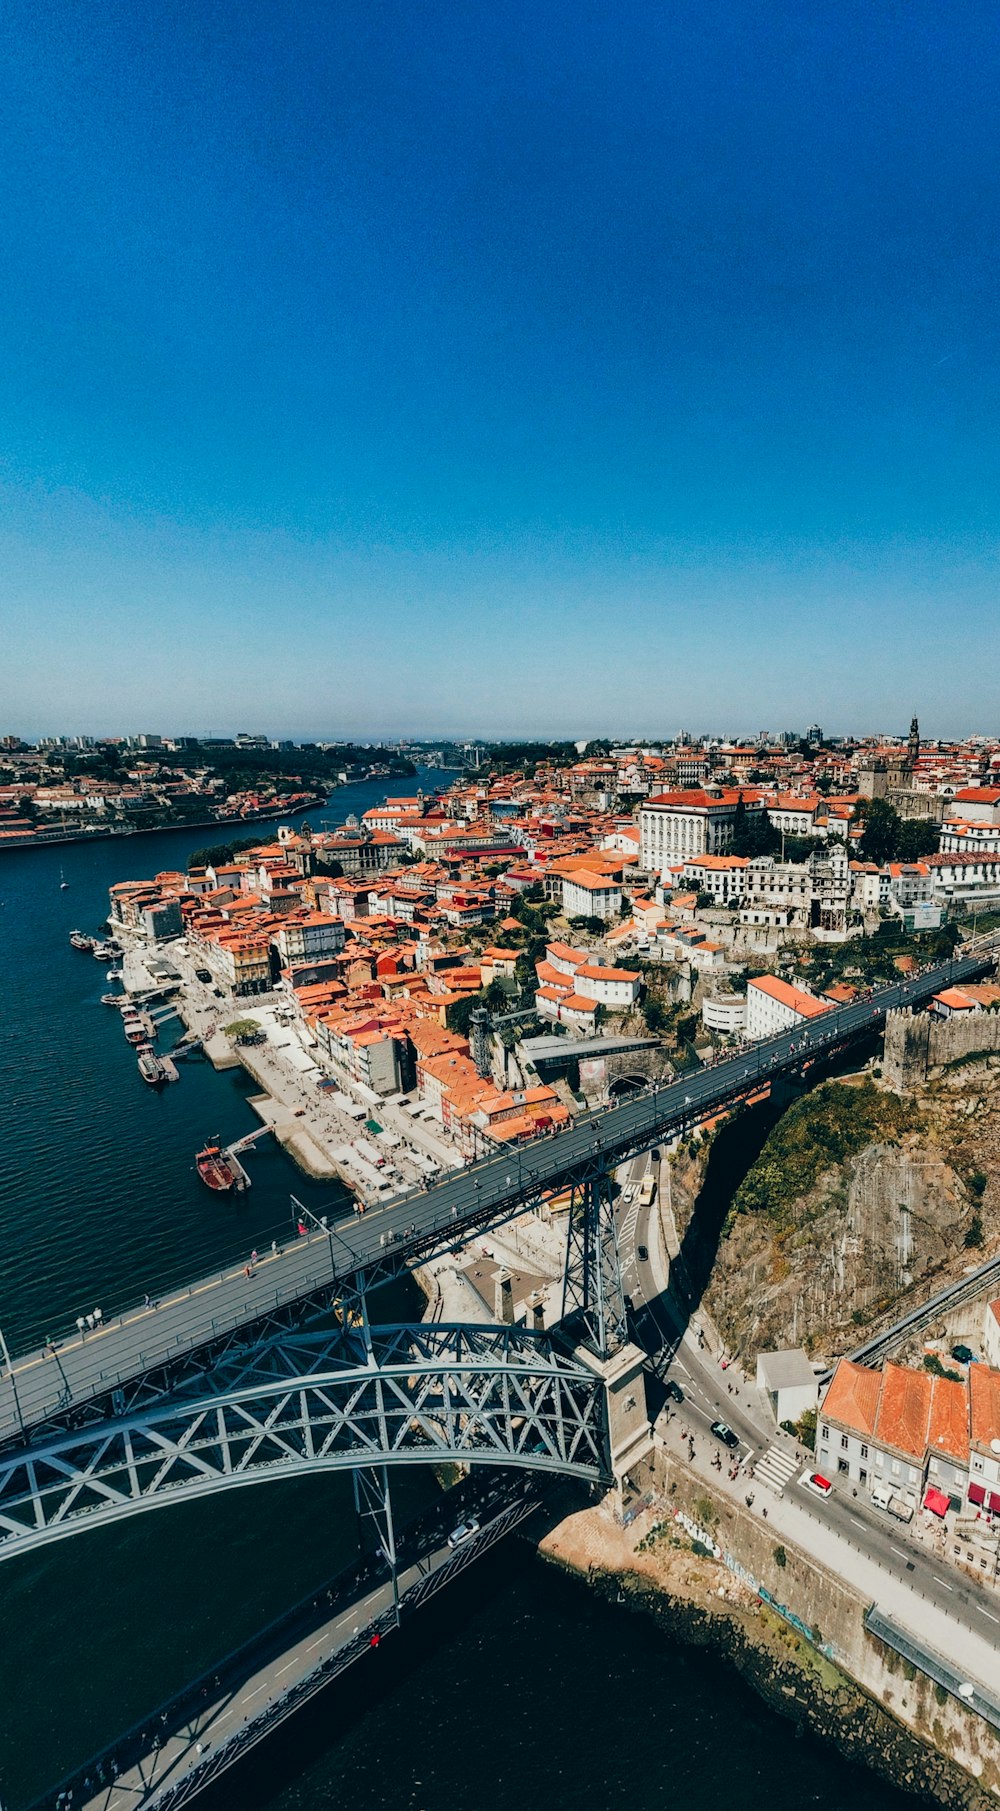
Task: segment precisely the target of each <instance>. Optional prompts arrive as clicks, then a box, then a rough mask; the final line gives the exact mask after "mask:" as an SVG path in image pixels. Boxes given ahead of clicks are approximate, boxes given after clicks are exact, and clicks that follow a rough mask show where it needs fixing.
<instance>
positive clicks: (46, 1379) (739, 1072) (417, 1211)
mask: <svg viewBox="0 0 1000 1811" xmlns="http://www.w3.org/2000/svg"><path fill="white" fill-rule="evenodd" d="M998 946H1000V937H998V936H997V935H996V934H993V935H992V936H987V937H983V938H980V939H979V940H978V942H977V944H976V945H975V946H974V948H972V949H970V951H969V952H968V953H964V954H963V955H962V956H960V957H957V958H955V959H954V960H952V961H950V962H947V963H943V964H940V965H939V966H937V967H935V968H933V969H929V970H927V971H926V972H925V973H923V974H920V975H916V976H914V977H912V978H911V979H907V980H901V981H899V982H898V983H893V984H892V985H890V986H888V987H885V988H881V989H879V990H878V992H877V993H875V994H874V995H873V996H872V997H871V998H868V999H864V1000H860V1001H858V1002H856V1003H855V1004H853V1005H850V1006H847V1007H841V1008H839V1009H836V1010H831V1011H830V1012H826V1013H824V1014H823V1015H822V1016H821V1017H817V1018H815V1019H813V1020H811V1021H809V1022H808V1025H807V1026H800V1027H796V1028H795V1029H794V1030H793V1031H791V1032H788V1033H784V1034H782V1035H781V1036H778V1037H775V1038H772V1039H769V1040H768V1041H766V1042H764V1043H761V1044H758V1045H755V1046H754V1047H753V1048H752V1049H750V1050H748V1051H745V1052H743V1053H741V1054H738V1055H736V1056H733V1057H730V1058H727V1059H726V1060H724V1061H722V1062H718V1063H716V1064H715V1065H713V1066H712V1067H711V1068H708V1069H704V1070H700V1071H698V1072H697V1073H695V1074H694V1075H692V1076H688V1077H684V1078H682V1079H681V1080H679V1081H676V1082H673V1083H670V1084H668V1085H666V1086H660V1087H654V1088H653V1089H652V1090H650V1091H649V1092H647V1093H645V1094H642V1095H637V1096H633V1097H632V1098H630V1099H628V1100H626V1101H624V1102H622V1104H620V1105H616V1106H614V1107H609V1108H606V1109H604V1110H602V1111H598V1112H595V1113H591V1114H586V1115H583V1116H582V1117H581V1118H580V1119H578V1120H574V1121H573V1123H572V1124H571V1125H569V1126H568V1127H567V1128H566V1129H565V1130H563V1131H560V1132H557V1133H550V1134H548V1135H546V1136H543V1137H541V1138H538V1139H535V1140H533V1141H532V1142H531V1143H529V1144H526V1145H523V1146H520V1147H519V1148H518V1149H517V1150H516V1151H512V1152H509V1153H502V1154H500V1155H499V1156H495V1157H489V1158H486V1159H483V1160H481V1161H480V1162H478V1163H474V1164H471V1165H469V1166H467V1167H466V1168H463V1169H461V1170H458V1171H455V1172H452V1173H451V1174H450V1175H447V1176H445V1177H443V1178H441V1179H440V1180H439V1181H437V1182H435V1183H433V1184H432V1185H429V1186H428V1187H426V1188H422V1189H417V1190H413V1191H410V1192H409V1193H407V1194H403V1195H400V1196H396V1197H394V1198H393V1199H391V1200H390V1201H388V1202H387V1203H386V1205H385V1207H383V1208H380V1209H371V1210H369V1211H368V1212H367V1213H366V1214H365V1215H364V1217H363V1218H362V1219H355V1218H354V1217H351V1218H350V1219H348V1220H346V1221H343V1222H341V1223H338V1224H337V1225H332V1226H329V1227H324V1228H323V1229H321V1230H317V1231H316V1232H315V1233H313V1234H312V1235H310V1236H309V1237H306V1238H303V1239H300V1240H298V1241H297V1242H296V1243H295V1244H294V1245H293V1246H291V1247H289V1249H287V1250H286V1251H284V1252H282V1253H281V1255H280V1258H279V1259H278V1260H277V1261H276V1262H273V1263H272V1262H271V1261H269V1259H268V1257H267V1255H266V1254H265V1258H264V1260H263V1261H262V1262H261V1263H260V1264H259V1265H258V1266H257V1268H256V1270H255V1271H254V1274H253V1275H252V1276H251V1277H249V1278H248V1277H247V1276H245V1274H244V1273H243V1271H242V1270H241V1269H236V1270H233V1271H231V1272H229V1273H225V1272H223V1273H222V1274H221V1275H216V1276H214V1277H209V1278H202V1279H200V1280H199V1281H197V1282H196V1283H193V1284H192V1285H191V1286H190V1287H189V1288H188V1289H186V1290H184V1289H181V1290H178V1291H176V1292H174V1293H173V1294H171V1295H170V1296H168V1297H167V1298H166V1299H164V1300H162V1301H160V1302H158V1303H157V1304H156V1305H155V1306H148V1307H145V1306H144V1307H142V1308H138V1309H136V1310H134V1311H133V1312H131V1313H125V1314H123V1315H121V1316H119V1317H118V1318H117V1319H115V1320H113V1321H109V1322H107V1323H105V1324H104V1325H103V1326H102V1327H101V1328H100V1330H99V1331H98V1332H97V1333H92V1334H89V1335H87V1336H86V1337H84V1338H80V1339H69V1340H67V1341H65V1342H62V1343H61V1344H59V1346H58V1348H57V1349H52V1348H44V1349H39V1350H36V1351H34V1352H30V1353H26V1354H25V1355H23V1356H22V1357H19V1358H15V1359H14V1360H13V1361H12V1362H11V1361H6V1354H4V1359H5V1361H6V1362H5V1363H4V1364H3V1367H2V1369H0V1454H2V1452H3V1450H4V1449H5V1447H7V1446H8V1445H13V1446H14V1447H16V1448H22V1447H25V1446H30V1445H31V1444H33V1443H34V1442H36V1441H37V1440H38V1439H39V1438H42V1439H47V1438H51V1437H54V1436H55V1435H56V1434H57V1433H59V1432H60V1431H73V1430H74V1429H76V1428H78V1427H79V1426H81V1425H82V1424H84V1423H87V1422H90V1421H92V1420H95V1419H96V1420H105V1419H108V1418H112V1419H114V1418H120V1417H121V1416H122V1414H124V1413H126V1412H128V1411H129V1410H130V1409H131V1408H132V1406H134V1404H135V1403H136V1402H137V1401H139V1400H143V1401H148V1400H151V1399H154V1398H159V1397H163V1396H164V1395H169V1394H171V1393H172V1392H174V1391H175V1390H176V1389H179V1388H185V1387H186V1386H187V1384H188V1383H189V1382H190V1381H191V1380H192V1379H197V1378H200V1377H202V1376H203V1375H204V1374H205V1372H206V1370H210V1369H211V1368H212V1367H213V1366H214V1365H215V1364H216V1363H217V1362H218V1361H219V1360H220V1358H222V1357H223V1356H224V1355H225V1354H226V1352H228V1351H231V1350H234V1349H236V1350H240V1349H243V1348H246V1347H247V1346H249V1345H253V1344H255V1343H257V1342H258V1341H261V1340H266V1339H268V1338H269V1337H271V1336H272V1335H273V1334H275V1333H276V1332H279V1331H285V1332H287V1331H288V1330H289V1329H292V1330H294V1329H298V1328H301V1327H302V1326H304V1325H306V1324H308V1323H309V1322H310V1321H311V1320H315V1319H316V1317H317V1316H318V1315H321V1314H323V1313H326V1312H328V1310H329V1307H330V1304H331V1301H332V1300H334V1299H337V1298H338V1297H340V1296H341V1295H343V1293H344V1292H345V1290H350V1289H351V1288H353V1287H354V1285H355V1281H356V1280H357V1279H359V1278H363V1280H364V1284H365V1286H366V1287H367V1288H368V1289H371V1288H373V1287H374V1286H376V1285H377V1284H378V1283H380V1282H385V1281H389V1280H391V1279H392V1278H394V1277H396V1276H398V1275H399V1274H400V1273H401V1272H402V1271H405V1270H406V1269H408V1268H409V1267H410V1266H411V1265H412V1264H413V1263H415V1262H422V1261H425V1260H426V1259H427V1258H429V1257H430V1256H431V1255H432V1254H433V1253H434V1252H435V1251H441V1250H442V1249H444V1248H445V1247H446V1246H448V1245H450V1244H452V1243H453V1242H454V1241H455V1239H456V1238H457V1237H458V1236H460V1235H468V1234H469V1233H470V1232H471V1231H473V1230H474V1229H476V1228H483V1227H486V1226H490V1225H497V1224H499V1223H501V1222H502V1221H503V1220H505V1219H509V1218H511V1217H513V1216H514V1215H515V1214H517V1213H519V1212H521V1211H522V1210H523V1208H524V1207H525V1205H527V1204H529V1203H530V1202H531V1201H532V1200H536V1199H538V1197H539V1196H541V1195H543V1194H545V1193H546V1192H550V1191H553V1190H563V1189H567V1188H571V1189H573V1190H574V1191H576V1194H577V1198H578V1200H579V1201H581V1202H583V1201H589V1202H590V1208H589V1209H588V1210H587V1212H586V1213H583V1214H582V1215H579V1216H578V1215H577V1214H574V1215H572V1216H571V1229H572V1232H573V1237H572V1238H571V1241H570V1244H571V1259H572V1261H573V1264H574V1265H575V1270H574V1271H573V1274H572V1276H571V1277H569V1279H568V1284H567V1295H566V1303H567V1312H569V1311H571V1310H572V1309H573V1308H574V1307H575V1308H577V1309H581V1308H582V1309H584V1310H585V1311H586V1313H587V1314H588V1315H589V1324H588V1326H587V1328H586V1331H587V1333H588V1335H589V1337H590V1338H591V1341H592V1343H593V1344H594V1345H595V1346H596V1349H597V1350H598V1351H601V1352H606V1351H607V1350H609V1349H610V1348H611V1347H613V1346H614V1344H615V1343H616V1339H617V1341H618V1343H620V1337H621V1336H622V1334H623V1316H622V1314H621V1312H620V1310H619V1309H618V1308H617V1307H616V1306H615V1285H614V1276H613V1273H614V1271H615V1270H616V1267H617V1266H616V1259H615V1254H614V1252H613V1250H612V1249H611V1246H610V1244H609V1239H611V1235H610V1234H609V1233H608V1231H607V1229H606V1228H605V1230H604V1231H603V1232H602V1231H601V1230H600V1228H601V1225H602V1221H601V1215H600V1214H599V1213H598V1212H597V1210H596V1208H595V1206H594V1199H592V1198H593V1197H595V1196H596V1194H597V1193H599V1192H600V1188H601V1185H602V1179H603V1178H604V1177H605V1175H606V1173H607V1170H608V1169H609V1168H610V1167H612V1166H614V1165H616V1164H618V1163H621V1162H623V1161H625V1160H626V1159H627V1158H629V1157H632V1156H636V1155H639V1154H640V1153H642V1152H644V1151H648V1150H649V1149H650V1148H651V1147H652V1146H653V1145H655V1144H656V1143H657V1142H658V1141H659V1140H660V1139H663V1138H666V1137H669V1136H672V1135H673V1134H674V1133H676V1132H677V1131H679V1130H681V1129H683V1128H684V1127H685V1126H686V1125H690V1124H693V1123H697V1122H698V1121H700V1120H703V1119H705V1118H707V1117H709V1116H711V1115H712V1114H715V1113H719V1112H723V1111H725V1110H727V1109H728V1108H731V1107H734V1106H737V1105H739V1103H740V1102H741V1101H745V1100H747V1099H750V1098H752V1097H753V1096H754V1095H755V1094H756V1093H758V1092H759V1090H760V1088H761V1086H762V1085H763V1084H764V1083H769V1082H772V1081H774V1080H776V1079H777V1078H778V1077H780V1076H781V1075H783V1074H788V1073H794V1072H797V1071H799V1070H801V1068H802V1065H803V1063H804V1062H807V1061H814V1060H816V1059H817V1058H822V1057H824V1056H827V1055H830V1054H832V1053H833V1052H835V1051H837V1050H839V1049H842V1048H844V1047H845V1046H846V1045H848V1044H850V1043H851V1042H852V1041H854V1040H856V1039H859V1038H864V1037H865V1036H867V1035H871V1034H872V1033H874V1032H878V1031H880V1030H881V1029H882V1028H883V1026H884V1023H885V1018H886V1014H887V1013H888V1012H889V1011H890V1010H892V1009H894V1008H897V1007H906V1006H916V1005H920V1004H922V1003H925V1002H926V1001H927V1000H928V999H930V997H931V996H932V995H933V994H934V993H936V992H938V991H939V990H940V989H941V988H942V987H943V986H946V985H951V984H953V983H956V982H960V981H963V980H969V979H971V978H972V977H973V976H974V975H976V974H980V973H982V972H983V971H984V970H985V969H987V968H988V967H989V966H990V965H991V963H992V961H993V959H994V957H995V953H996V950H997V948H998ZM612 1243H613V1240H612ZM601 1250H603V1251H604V1254H605V1256H604V1260H603V1261H602V1262H603V1269H604V1271H605V1272H606V1274H607V1279H608V1294H607V1298H606V1299H607V1302H608V1303H610V1308H609V1312H610V1315H611V1320H612V1321H613V1322H615V1324H616V1327H617V1332H613V1331H609V1325H608V1324H606V1314H605V1305H604V1303H603V1302H602V1300H600V1299H599V1292H598V1290H597V1284H598V1281H599V1273H600V1271H601V1269H602V1265H597V1266H596V1268H595V1264H594V1259H595V1254H596V1253H598V1252H599V1251H601Z"/></svg>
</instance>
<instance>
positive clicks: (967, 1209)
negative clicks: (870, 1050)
mask: <svg viewBox="0 0 1000 1811" xmlns="http://www.w3.org/2000/svg"><path fill="white" fill-rule="evenodd" d="M817 1150H818V1151H819V1152H820V1153H821V1155H819V1156H817ZM804 1152H811V1153H812V1157H811V1158H810V1159H808V1160H804V1158H803V1153H804ZM831 1158H832V1161H830V1159H831ZM818 1164H819V1165H821V1166H822V1167H817V1165H818ZM998 1245H1000V1093H998V1091H997V1089H996V1078H995V1076H994V1075H993V1074H992V1073H991V1071H990V1067H989V1066H988V1065H983V1066H980V1068H979V1069H977V1070H975V1071H974V1070H972V1069H970V1068H968V1067H966V1068H964V1069H963V1070H962V1071H961V1072H960V1073H959V1074H956V1075H954V1076H952V1077H950V1078H945V1079H943V1080H940V1081H938V1082H932V1083H929V1084H927V1085H925V1086H924V1087H922V1088H921V1089H919V1090H917V1091H916V1092H915V1093H913V1094H911V1095H909V1096H906V1097H905V1098H904V1097H901V1096H899V1095H896V1094H894V1093H893V1092H892V1091H891V1090H890V1089H888V1088H887V1087H879V1086H876V1085H875V1084H874V1083H873V1082H871V1081H870V1080H868V1079H867V1078H855V1080H854V1081H853V1082H852V1083H827V1084H825V1085H824V1086H822V1087H820V1088H818V1089H817V1090H815V1092H813V1093H812V1094H810V1095H809V1096H807V1097H806V1098H805V1099H803V1100H801V1101H799V1102H797V1103H796V1104H795V1105H793V1106H792V1107H791V1108H790V1109H789V1111H788V1113H787V1114H785V1116H784V1117H783V1118H782V1119H781V1120H779V1121H778V1122H777V1124H776V1125H775V1126H774V1128H773V1130H772V1131H771V1133H770V1135H769V1137H768V1138H767V1140H766V1142H765V1144H764V1147H763V1149H762V1151H761V1153H760V1156H759V1157H758V1159H757V1161H756V1162H755V1163H754V1165H753V1166H752V1168H751V1169H750V1171H749V1173H748V1174H747V1176H746V1179H745V1181H744V1182H743V1184H742V1185H741V1187H740V1188H739V1189H738V1190H737V1191H736V1194H735V1196H734V1198H733V1203H732V1207H731V1210H730V1214H729V1218H728V1221H727V1225H726V1228H725V1230H724V1232H723V1236H722V1239H721V1243H720V1246H719V1251H718V1255H717V1258H716V1262H715V1265H714V1268H713V1272H712V1278H711V1282H710V1284H709V1288H708V1293H707V1306H708V1308H709V1310H710V1312H711V1313H712V1315H713V1317H714V1319H715V1320H716V1322H717V1324H718V1326H719V1328H720V1331H721V1332H722V1333H723V1335H724V1337H725V1338H726V1340H727V1341H728V1342H729V1343H730V1345H731V1346H732V1347H733V1349H734V1350H737V1351H739V1352H740V1353H741V1354H742V1355H744V1357H745V1358H747V1359H752V1358H753V1357H754V1356H755V1355H756V1353H757V1352H758V1351H760V1350H768V1349H770V1348H772V1347H780V1346H786V1345H798V1344H801V1345H805V1346H806V1348H807V1350H809V1351H811V1352H812V1353H814V1354H816V1355H817V1356H820V1355H822V1356H829V1355H832V1354H834V1353H836V1352H839V1351H844V1350H849V1349H850V1348H851V1347H852V1346H855V1345H859V1344H861V1342H862V1341H863V1339H864V1338H865V1337H866V1335H867V1334H868V1333H869V1332H871V1331H875V1330H876V1329H877V1327H878V1326H879V1325H882V1324H885V1323H888V1322H890V1321H891V1320H892V1319H894V1318H895V1316H896V1314H897V1312H898V1311H899V1308H900V1304H901V1302H902V1301H903V1300H904V1299H906V1298H908V1296H909V1295H910V1294H911V1293H912V1295H913V1296H914V1298H916V1299H919V1297H920V1296H922V1295H924V1294H926V1293H928V1291H929V1290H930V1289H931V1288H932V1287H936V1286H940V1284H941V1283H942V1282H944V1281H946V1280H947V1279H948V1278H949V1277H951V1276H952V1275H958V1274H960V1273H961V1271H962V1270H963V1269H965V1268H967V1267H968V1266H969V1265H970V1264H976V1263H980V1262H982V1260H983V1258H984V1257H986V1256H987V1255H988V1254H989V1252H990V1251H991V1250H993V1249H995V1248H996V1247H997V1246H998Z"/></svg>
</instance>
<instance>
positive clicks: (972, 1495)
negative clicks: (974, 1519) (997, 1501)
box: [969, 1484, 986, 1503]
mask: <svg viewBox="0 0 1000 1811" xmlns="http://www.w3.org/2000/svg"><path fill="white" fill-rule="evenodd" d="M985 1501H986V1486H985V1484H970V1485H969V1502H970V1503H985Z"/></svg>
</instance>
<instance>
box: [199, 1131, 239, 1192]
mask: <svg viewBox="0 0 1000 1811" xmlns="http://www.w3.org/2000/svg"><path fill="white" fill-rule="evenodd" d="M194 1167H195V1169H196V1170H197V1172H198V1174H199V1176H200V1177H201V1179H202V1181H203V1183H204V1184H205V1187H206V1188H210V1189H214V1190H215V1191H216V1192H217V1193H219V1194H226V1193H228V1191H229V1190H230V1189H245V1188H249V1187H250V1178H249V1176H248V1175H247V1173H246V1170H245V1169H244V1168H243V1165H242V1163H241V1162H240V1160H239V1158H238V1157H234V1156H233V1153H232V1151H224V1150H223V1149H222V1146H221V1145H220V1144H219V1143H218V1142H216V1143H215V1144H207V1145H206V1146H205V1149H204V1150H203V1151H199V1152H198V1153H197V1155H196V1157H195V1160H194Z"/></svg>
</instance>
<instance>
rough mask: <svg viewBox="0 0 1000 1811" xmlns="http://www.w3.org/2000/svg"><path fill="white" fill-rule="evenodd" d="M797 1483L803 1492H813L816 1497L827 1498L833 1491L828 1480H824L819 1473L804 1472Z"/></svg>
mask: <svg viewBox="0 0 1000 1811" xmlns="http://www.w3.org/2000/svg"><path fill="white" fill-rule="evenodd" d="M799 1483H800V1484H801V1485H802V1488H803V1490H811V1491H814V1492H815V1494H816V1496H818V1497H828V1496H829V1495H830V1492H831V1490H832V1489H833V1485H832V1484H831V1483H830V1480H829V1478H824V1476H823V1473H822V1472H821V1471H804V1472H803V1473H802V1476H801V1477H800V1479H799Z"/></svg>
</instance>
